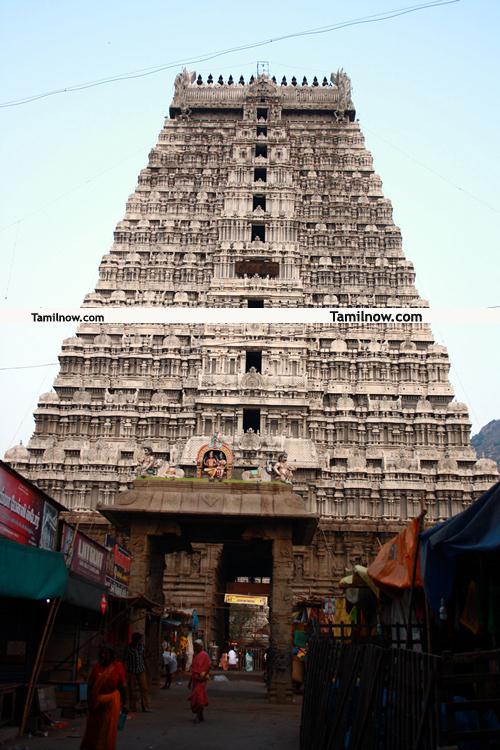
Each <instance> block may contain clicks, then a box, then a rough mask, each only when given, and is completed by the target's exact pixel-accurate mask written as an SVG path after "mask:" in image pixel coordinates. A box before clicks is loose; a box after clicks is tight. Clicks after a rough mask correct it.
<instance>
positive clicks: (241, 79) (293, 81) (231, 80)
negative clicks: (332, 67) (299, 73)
mask: <svg viewBox="0 0 500 750" xmlns="http://www.w3.org/2000/svg"><path fill="white" fill-rule="evenodd" d="M254 81H255V76H254V75H251V76H250V80H249V83H254ZM271 81H272V82H273V83H275V84H277V83H278V81H277V80H276V76H272V78H271ZM213 82H214V77H213V75H212V74H211V73H210V75H209V76H208V78H207V84H209V85H210V84H213ZM217 83H218V84H219V86H223V85H224V84H225V83H226V81H224V78H223V77H222V75H220V76H219V78H218V80H217ZM196 84H197V85H198V86H202V85H203V78H202V76H201V74H200V75H198V77H197V79H196ZM227 85H228V86H234V85H236V84H235V81H234V78H233V76H232V74H230V75H229V78H228V79H227ZM238 85H239V86H244V85H245V79H244V77H243V76H242V75H241V76H240V77H239V80H238ZM290 85H291V86H297V79H296V77H295V76H293V77H292V79H291V81H290ZM311 85H312V86H319V85H320V83H319V81H318V78H317V76H314V78H313V82H312V84H311ZM321 85H322V86H330V85H331V84H330V83H329V81H328V79H327V77H326V76H325V77H324V78H323V81H322V83H321ZM281 86H288V83H287V79H286V76H283V78H282V79H281ZM302 86H309V84H308V82H307V78H306V76H304V77H303V79H302Z"/></svg>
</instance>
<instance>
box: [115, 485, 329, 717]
mask: <svg viewBox="0 0 500 750" xmlns="http://www.w3.org/2000/svg"><path fill="white" fill-rule="evenodd" d="M100 511H101V513H102V514H103V515H104V516H105V517H106V518H108V519H109V520H110V521H111V522H112V523H113V524H114V525H115V526H117V527H119V528H121V529H122V530H124V531H125V532H126V533H127V534H128V536H129V538H130V549H131V551H132V555H133V561H132V570H131V581H130V589H131V592H132V593H144V594H145V595H146V596H147V597H148V598H150V599H152V600H153V601H156V602H163V573H164V566H165V555H166V554H169V553H171V552H176V551H180V550H184V551H187V552H190V551H192V544H194V543H205V544H221V545H225V547H224V549H225V557H224V554H223V558H222V559H223V561H224V559H225V561H226V562H225V564H226V566H227V569H228V570H229V571H233V573H234V571H235V570H236V569H237V567H238V566H239V565H240V563H241V565H242V566H244V565H245V564H248V566H253V567H252V569H255V570H256V569H257V567H258V569H259V570H260V571H263V570H265V571H266V572H269V571H270V576H265V577H269V578H270V597H269V598H270V656H269V660H270V674H269V681H268V695H269V699H270V700H271V701H274V702H277V703H285V702H288V701H290V700H291V698H292V684H291V669H290V647H291V643H290V627H291V616H292V607H293V594H292V577H293V547H294V545H301V546H303V545H307V544H310V543H311V541H312V538H313V535H314V532H315V530H316V527H317V524H318V518H317V516H315V515H314V514H312V513H309V512H308V511H307V510H306V508H305V503H304V501H303V500H302V498H301V497H300V496H299V495H296V494H295V493H294V492H293V491H292V489H291V487H290V486H289V485H286V484H282V483H280V482H267V483H258V482H251V481H248V482H242V481H238V482H231V481H224V482H220V483H219V482H213V483H211V482H208V481H206V482H200V481H199V480H198V481H196V480H189V479H184V480H183V479H179V480H175V479H174V480H169V479H156V478H153V479H149V478H145V479H138V480H136V481H135V483H134V486H133V489H131V490H129V491H128V492H124V493H122V494H121V495H118V497H117V502H116V504H115V505H112V506H103V507H102V508H100ZM238 548H239V549H240V554H241V557H240V563H238ZM252 548H253V550H254V551H255V549H260V550H261V552H262V551H263V550H266V553H265V554H261V555H259V556H255V555H254V559H253V560H252V559H251V551H252ZM245 556H246V562H245ZM259 558H260V559H259ZM240 569H243V568H242V567H241V566H240ZM259 577H262V576H259ZM138 629H140V628H138Z"/></svg>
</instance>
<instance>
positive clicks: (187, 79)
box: [174, 68, 196, 98]
mask: <svg viewBox="0 0 500 750" xmlns="http://www.w3.org/2000/svg"><path fill="white" fill-rule="evenodd" d="M195 80H196V71H193V72H192V73H190V72H189V70H188V69H187V68H183V69H182V70H181V72H180V73H177V75H176V77H175V81H174V97H175V98H177V97H180V98H182V97H183V95H184V93H185V91H186V89H187V88H188V86H189V84H190V83H194V82H195Z"/></svg>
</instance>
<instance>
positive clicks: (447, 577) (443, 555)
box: [420, 482, 500, 613]
mask: <svg viewBox="0 0 500 750" xmlns="http://www.w3.org/2000/svg"><path fill="white" fill-rule="evenodd" d="M420 539H421V544H422V548H421V549H422V559H421V562H422V576H423V579H424V588H425V593H426V596H427V599H428V601H429V604H430V606H431V608H432V609H433V610H434V612H436V613H438V612H439V606H440V602H441V599H443V600H444V602H445V603H446V602H448V601H449V600H450V598H451V595H452V593H453V585H454V582H455V571H456V565H457V558H458V557H459V556H460V555H462V554H464V553H471V552H476V553H477V552H493V551H495V550H500V482H498V483H497V484H495V485H493V487H492V488H491V489H490V490H488V492H486V493H485V494H484V495H481V497H480V498H479V499H478V500H476V501H475V502H474V503H472V505H469V507H468V508H466V509H465V510H464V511H462V513H459V514H458V515H456V516H453V517H452V518H449V519H448V520H447V521H444V522H443V523H440V524H438V525H437V526H433V527H432V528H431V529H427V531H424V532H422V534H421V537H420Z"/></svg>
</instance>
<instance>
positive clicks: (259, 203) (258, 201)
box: [252, 195, 266, 211]
mask: <svg viewBox="0 0 500 750" xmlns="http://www.w3.org/2000/svg"><path fill="white" fill-rule="evenodd" d="M256 208H261V209H262V210H263V211H265V210H266V196H265V195H254V196H253V207H252V210H253V211H255V209H256Z"/></svg>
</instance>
